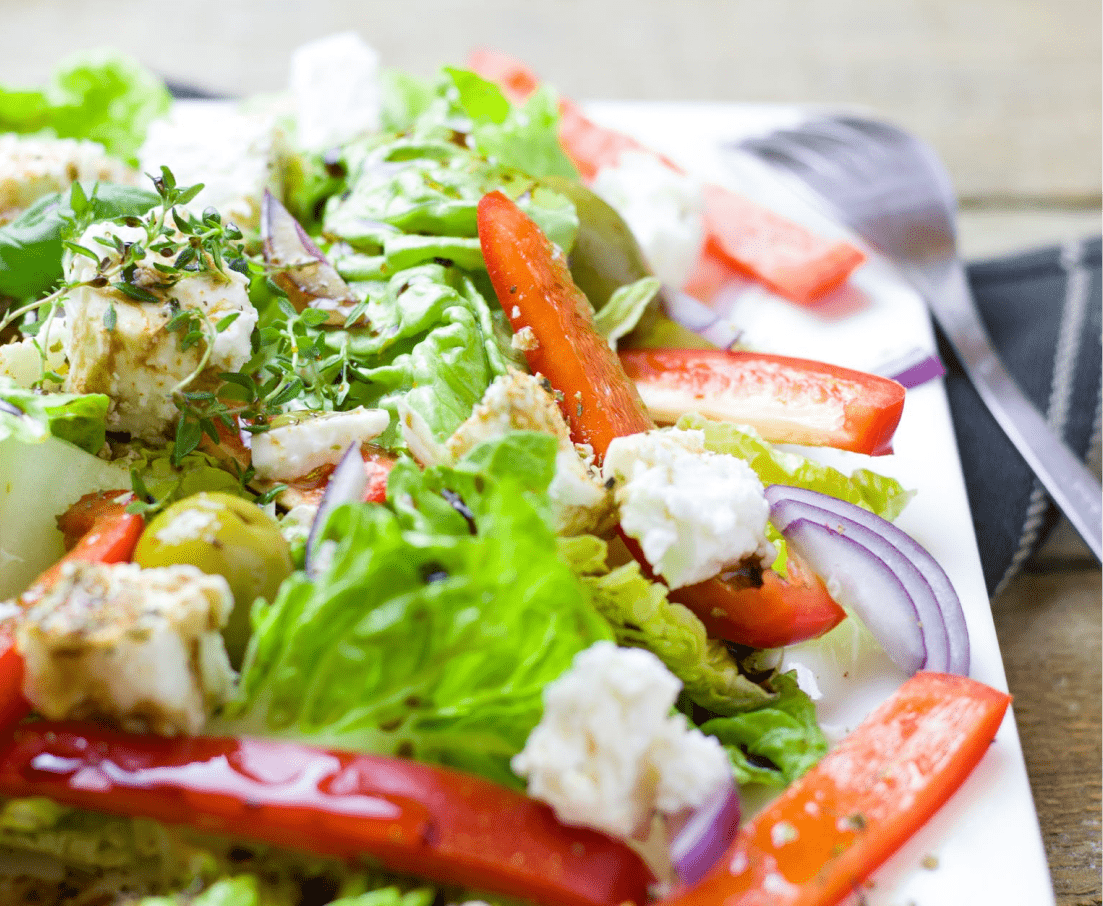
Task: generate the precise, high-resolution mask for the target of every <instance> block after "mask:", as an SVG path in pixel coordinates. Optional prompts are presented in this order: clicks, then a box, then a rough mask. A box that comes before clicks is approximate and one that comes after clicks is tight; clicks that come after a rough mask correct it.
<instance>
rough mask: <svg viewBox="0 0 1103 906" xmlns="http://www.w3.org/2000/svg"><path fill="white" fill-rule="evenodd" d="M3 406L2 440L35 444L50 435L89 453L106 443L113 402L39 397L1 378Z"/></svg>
mask: <svg viewBox="0 0 1103 906" xmlns="http://www.w3.org/2000/svg"><path fill="white" fill-rule="evenodd" d="M0 403H6V404H7V406H0V440H5V439H7V438H9V437H11V438H16V439H18V440H21V441H23V442H25V443H36V442H38V441H41V440H42V439H43V438H45V437H46V435H47V434H50V435H53V436H54V437H56V438H58V439H59V440H64V441H66V442H67V443H70V444H72V445H73V446H75V447H79V448H80V449H81V450H85V451H86V452H88V453H98V452H99V451H100V450H101V449H102V448H103V445H104V443H105V441H106V440H107V409H108V407H109V406H110V405H111V400H110V398H109V397H107V396H104V395H103V394H102V393H36V392H34V391H33V390H25V389H24V388H22V387H19V386H17V385H16V384H15V382H14V381H12V380H11V379H10V378H5V377H0ZM9 407H11V408H14V409H16V410H18V414H17V413H16V412H13V411H11V408H9Z"/></svg>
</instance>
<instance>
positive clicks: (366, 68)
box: [290, 32, 382, 151]
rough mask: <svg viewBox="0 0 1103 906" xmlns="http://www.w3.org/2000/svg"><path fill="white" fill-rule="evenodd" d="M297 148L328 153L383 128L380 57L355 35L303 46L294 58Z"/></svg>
mask: <svg viewBox="0 0 1103 906" xmlns="http://www.w3.org/2000/svg"><path fill="white" fill-rule="evenodd" d="M290 83H291V94H292V97H293V99H294V105H295V119H296V123H297V126H298V129H297V136H296V137H297V140H298V144H299V145H300V146H301V147H302V148H304V149H305V150H307V151H325V150H326V149H328V148H333V147H336V146H338V145H343V144H345V143H346V142H349V141H351V140H352V139H354V138H357V137H358V136H360V135H363V134H365V133H370V132H376V131H378V129H379V114H380V111H381V109H382V91H381V88H380V84H379V54H377V53H376V52H375V50H373V49H372V48H371V47H369V46H368V45H367V44H365V43H364V41H363V40H362V39H361V38H360V36H359V35H357V34H356V33H355V32H342V33H340V34H336V35H331V36H330V37H328V38H323V39H321V40H319V41H313V42H311V43H309V44H304V45H303V46H302V47H300V48H299V49H298V50H296V51H295V52H294V54H292V56H291V79H290Z"/></svg>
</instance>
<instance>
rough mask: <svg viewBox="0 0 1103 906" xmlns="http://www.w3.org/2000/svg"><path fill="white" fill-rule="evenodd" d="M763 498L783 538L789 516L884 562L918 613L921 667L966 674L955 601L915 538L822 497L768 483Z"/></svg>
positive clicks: (964, 639)
mask: <svg viewBox="0 0 1103 906" xmlns="http://www.w3.org/2000/svg"><path fill="white" fill-rule="evenodd" d="M766 498H767V499H768V500H769V501H770V505H771V519H773V520H774V522H775V524H776V525H777V526H778V528H779V529H780V530H781V532H782V533H783V534H785V533H786V531H787V530H786V523H787V522H789V521H790V520H792V519H795V518H803V519H808V520H810V521H813V522H817V523H819V524H821V525H823V526H827V527H829V528H834V529H838V528H840V527H842V529H843V530H844V531H845V532H846V533H847V534H848V535H849V536H850V537H851V538H852V539H853V540H854V541H856V542H857V543H858V544H860V545H862V546H863V547H865V548H866V549H867V550H868V551H869V554H868V556H870V557H876V558H878V559H880V560H882V561H883V562H887V563H888V564H889V565H890V566H891V567H892V568H893V569H894V570H895V571H896V574H897V578H898V580H899V581H900V582H901V584H902V585H903V586H904V587H905V589H906V592H907V593H908V595H909V599H910V600H911V602H912V606H913V607H915V609H916V610H917V612H918V615H919V619H920V623H921V626H922V631H923V635H924V644H925V646H926V648H927V649H928V655H927V658H926V660H925V662H924V664H923V667H924V668H925V669H929V670H939V671H945V672H949V673H956V674H959V675H962V676H965V675H968V672H969V631H968V627H967V626H966V623H965V613H964V611H963V610H962V608H961V601H960V599H959V598H958V596H957V592H955V591H954V587H953V585H952V584H951V582H950V579H949V577H948V576H947V575H946V572H945V570H943V569H942V567H941V566H939V564H938V562H937V561H936V560H935V559H934V557H932V556H931V555H930V554H929V553H928V552H927V551H926V550H925V549H924V548H923V547H922V546H921V545H920V544H919V543H918V542H916V541H915V539H913V538H912V537H911V536H909V535H908V534H907V533H906V532H904V531H902V530H900V529H899V528H897V527H896V526H895V525H893V524H892V523H891V522H889V521H888V520H886V519H882V518H881V517H880V516H877V515H875V514H873V513H871V512H869V511H868V510H865V509H863V508H862V507H859V506H856V505H854V504H852V503H847V502H846V501H845V500H839V499H837V498H835V497H831V496H830V495H827V494H820V493H818V492H816V491H809V490H807V489H805V488H795V487H789V486H785V485H772V486H771V487H769V488H767V489H766ZM775 513H777V515H776V516H775ZM802 553H803V551H802ZM813 568H816V567H815V564H813ZM821 575H823V574H822V573H821ZM917 576H918V579H919V581H916V577H917ZM844 603H845V602H844ZM859 617H861V614H860V613H859ZM863 621H864V618H863ZM870 628H871V629H872V628H873V627H870ZM882 644H884V642H882Z"/></svg>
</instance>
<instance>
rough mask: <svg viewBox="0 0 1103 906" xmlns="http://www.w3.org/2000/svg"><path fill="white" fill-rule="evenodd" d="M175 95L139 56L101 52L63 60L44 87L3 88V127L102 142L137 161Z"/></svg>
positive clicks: (0, 94)
mask: <svg viewBox="0 0 1103 906" xmlns="http://www.w3.org/2000/svg"><path fill="white" fill-rule="evenodd" d="M171 103H172V96H171V95H170V94H169V92H168V89H167V88H166V87H165V84H164V82H163V81H161V80H160V79H159V78H157V76H155V75H154V74H153V73H152V72H150V71H149V70H148V69H146V68H145V67H144V66H142V65H141V64H140V63H139V62H138V61H137V60H134V59H133V58H132V57H128V56H125V55H123V54H119V53H115V52H113V51H97V52H94V53H89V54H84V55H81V56H78V57H74V58H72V59H71V60H69V61H68V62H66V63H63V64H62V65H61V66H60V67H59V68H58V69H57V71H56V72H55V74H54V76H53V79H52V80H51V81H50V82H49V83H48V84H47V85H45V86H44V87H43V88H42V89H40V90H30V91H27V90H16V89H5V88H0V131H4V132H19V133H24V134H26V133H42V134H48V135H54V136H57V137H58V138H77V139H88V140H91V141H94V142H99V143H100V144H101V145H103V146H104V148H105V149H106V150H107V151H108V153H109V154H113V155H115V156H116V157H121V158H123V159H124V160H126V161H128V162H130V163H132V164H137V151H138V148H139V147H140V146H141V144H142V142H143V141H144V140H145V134H146V129H147V128H148V126H149V124H150V123H151V122H152V121H153V120H154V119H156V118H157V117H159V116H163V115H164V114H165V113H167V112H168V109H169V106H170V105H171Z"/></svg>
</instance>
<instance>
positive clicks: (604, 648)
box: [511, 642, 731, 839]
mask: <svg viewBox="0 0 1103 906" xmlns="http://www.w3.org/2000/svg"><path fill="white" fill-rule="evenodd" d="M680 689H681V683H680V682H679V681H678V679H677V678H676V677H674V675H673V674H671V673H670V671H669V670H667V669H666V667H665V666H663V664H662V662H661V661H660V660H659V659H658V658H657V657H655V655H653V654H652V653H651V652H649V651H645V650H643V649H638V648H618V647H617V646H616V645H614V644H613V643H612V642H597V643H595V644H594V645H592V646H591V647H590V648H588V649H586V650H585V651H583V652H581V653H579V654H578V656H577V657H576V658H575V660H574V663H573V664H572V666H571V668H570V669H569V670H568V671H567V672H566V673H564V674H563V675H562V676H561V677H559V679H557V680H556V681H555V682H553V683H551V684H549V685H548V687H547V688H546V689H545V690H544V716H543V717H542V718H541V720H540V723H539V724H538V725H537V727H536V729H535V730H533V731H532V733H531V735H530V736H529V738H528V742H527V743H526V744H525V748H524V750H523V751H521V753H520V754H518V755H516V756H514V758H513V760H512V762H511V765H512V767H513V770H514V772H515V773H516V774H518V776H521V777H525V778H527V779H528V792H529V795H530V796H533V797H534V798H536V799H540V800H542V801H544V802H547V803H548V804H549V805H551V807H552V808H553V809H554V810H555V813H556V815H557V816H558V817H559V818H560V820H562V821H563V822H565V823H567V824H574V825H583V826H586V827H593V828H596V829H598V830H601V831H604V832H605V833H608V834H612V835H614V836H618V837H621V838H625V839H627V838H629V837H632V836H633V835H635V834H637V833H639V832H641V831H642V830H644V829H645V827H646V826H647V825H648V823H649V822H650V820H651V817H652V815H653V814H654V813H655V812H660V813H662V814H664V815H675V814H677V813H678V812H680V811H682V810H684V809H692V808H697V807H699V806H701V805H702V804H703V803H704V802H705V801H706V799H708V797H709V796H711V795H712V794H713V793H715V792H717V791H718V790H720V789H721V788H722V787H723V786H724V785H725V784H727V783H729V782H730V781H731V765H730V763H729V761H728V757H727V755H726V754H725V752H724V749H723V747H722V746H721V745H720V743H719V742H718V741H717V740H716V739H715V738H713V737H711V736H706V735H705V734H703V733H702V732H701V731H700V730H697V729H696V728H691V727H689V726H688V724H687V723H686V719H685V717H684V716H683V715H681V714H677V713H671V712H672V708H673V706H674V700H675V699H676V698H677V696H678V692H679V690H680Z"/></svg>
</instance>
